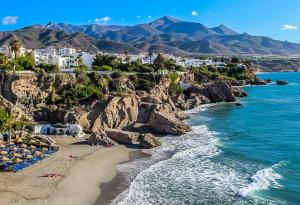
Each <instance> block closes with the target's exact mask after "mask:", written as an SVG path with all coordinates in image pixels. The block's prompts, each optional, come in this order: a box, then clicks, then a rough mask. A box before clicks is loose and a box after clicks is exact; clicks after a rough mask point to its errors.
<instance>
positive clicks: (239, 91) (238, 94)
mask: <svg viewBox="0 0 300 205" xmlns="http://www.w3.org/2000/svg"><path fill="white" fill-rule="evenodd" d="M232 91H233V94H234V96H235V97H247V96H248V94H247V93H246V92H245V91H244V90H242V89H240V88H238V87H233V88H232Z"/></svg>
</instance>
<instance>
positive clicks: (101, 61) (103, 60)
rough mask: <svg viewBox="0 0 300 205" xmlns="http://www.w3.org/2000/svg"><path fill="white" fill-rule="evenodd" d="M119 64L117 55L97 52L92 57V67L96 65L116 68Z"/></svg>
mask: <svg viewBox="0 0 300 205" xmlns="http://www.w3.org/2000/svg"><path fill="white" fill-rule="evenodd" d="M119 64H120V61H119V59H118V58H117V57H115V56H112V55H102V54H98V55H96V57H95V58H94V62H93V64H92V65H93V68H94V67H96V66H100V67H101V66H105V65H106V66H110V67H112V68H116V67H117V66H118V65H119Z"/></svg>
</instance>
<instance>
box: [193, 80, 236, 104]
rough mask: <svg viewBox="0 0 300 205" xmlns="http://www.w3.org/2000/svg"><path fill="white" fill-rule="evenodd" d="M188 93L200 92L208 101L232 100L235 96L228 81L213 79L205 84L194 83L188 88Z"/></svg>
mask: <svg viewBox="0 0 300 205" xmlns="http://www.w3.org/2000/svg"><path fill="white" fill-rule="evenodd" d="M188 93H189V95H191V94H201V95H203V96H205V97H206V98H208V99H209V100H210V102H212V103H216V102H234V101H235V100H236V99H235V96H234V93H233V91H232V88H231V86H230V84H229V83H227V82H225V81H214V82H212V83H207V84H201V85H199V84H195V85H192V86H191V87H190V88H189V89H188Z"/></svg>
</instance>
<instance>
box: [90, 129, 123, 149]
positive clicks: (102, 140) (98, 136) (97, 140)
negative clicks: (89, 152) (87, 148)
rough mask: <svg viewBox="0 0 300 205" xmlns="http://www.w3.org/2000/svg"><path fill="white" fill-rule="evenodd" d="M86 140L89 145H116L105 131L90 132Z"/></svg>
mask: <svg viewBox="0 0 300 205" xmlns="http://www.w3.org/2000/svg"><path fill="white" fill-rule="evenodd" d="M87 142H88V143H89V144H90V145H91V146H98V145H100V146H106V147H108V146H112V145H117V143H116V142H115V141H113V140H111V139H110V138H108V137H107V135H106V133H105V132H103V131H102V132H98V133H95V132H94V133H92V135H91V136H90V137H89V138H88V139H87Z"/></svg>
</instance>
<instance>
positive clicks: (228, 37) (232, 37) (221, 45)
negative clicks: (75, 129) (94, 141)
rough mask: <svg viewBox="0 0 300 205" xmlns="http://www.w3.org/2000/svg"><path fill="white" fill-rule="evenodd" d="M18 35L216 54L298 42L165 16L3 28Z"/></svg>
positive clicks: (270, 49) (32, 40)
mask: <svg viewBox="0 0 300 205" xmlns="http://www.w3.org/2000/svg"><path fill="white" fill-rule="evenodd" d="M13 38H19V39H20V40H21V41H22V42H23V43H24V45H25V46H26V47H28V48H37V47H42V46H45V45H55V46H64V45H67V46H72V47H74V48H78V49H81V50H86V51H90V52H95V51H97V50H98V49H100V50H104V51H109V52H117V51H118V52H124V50H128V51H129V52H131V53H138V52H150V51H153V52H167V53H173V54H178V55H180V54H187V53H195V54H218V55H234V54H238V55H245V54H261V55H293V54H299V53H300V44H296V43H290V42H287V41H278V40H273V39H271V38H269V37H264V36H252V35H249V34H247V33H238V32H236V31H234V30H233V29H230V28H228V27H226V26H225V25H220V26H217V27H213V28H209V27H207V26H205V25H203V24H201V23H195V22H186V21H181V20H178V19H175V18H172V17H168V16H165V17H163V18H160V19H158V20H155V21H153V22H151V23H148V24H146V23H145V24H139V25H134V26H118V25H98V24H91V25H71V24H65V23H58V24H53V23H49V24H47V25H40V24H39V25H33V26H31V27H28V28H24V29H21V30H18V31H13V32H0V46H2V45H7V44H8V42H10V41H11V39H13Z"/></svg>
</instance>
